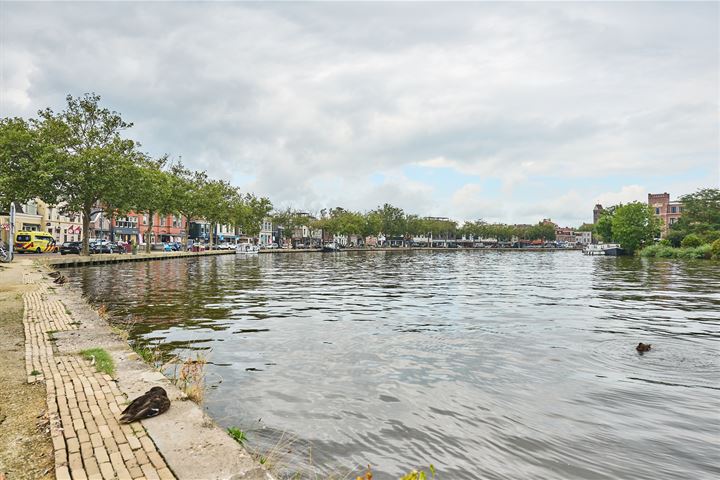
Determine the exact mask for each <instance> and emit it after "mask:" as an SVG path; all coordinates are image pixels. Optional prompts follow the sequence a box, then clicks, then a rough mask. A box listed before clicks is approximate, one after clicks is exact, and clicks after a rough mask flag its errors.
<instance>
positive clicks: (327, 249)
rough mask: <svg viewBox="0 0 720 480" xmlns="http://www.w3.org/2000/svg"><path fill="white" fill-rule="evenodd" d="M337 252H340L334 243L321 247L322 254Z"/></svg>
mask: <svg viewBox="0 0 720 480" xmlns="http://www.w3.org/2000/svg"><path fill="white" fill-rule="evenodd" d="M339 250H340V247H339V246H338V244H337V243H335V242H332V243H326V244H325V245H323V247H322V251H323V252H327V253H332V252H337V251H339Z"/></svg>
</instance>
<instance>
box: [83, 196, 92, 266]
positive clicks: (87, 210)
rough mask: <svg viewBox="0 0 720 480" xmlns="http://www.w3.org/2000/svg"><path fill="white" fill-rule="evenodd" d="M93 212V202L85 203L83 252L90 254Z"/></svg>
mask: <svg viewBox="0 0 720 480" xmlns="http://www.w3.org/2000/svg"><path fill="white" fill-rule="evenodd" d="M91 212H92V204H90V205H88V204H87V203H86V204H85V205H83V212H82V219H83V239H82V254H83V255H90V213H91Z"/></svg>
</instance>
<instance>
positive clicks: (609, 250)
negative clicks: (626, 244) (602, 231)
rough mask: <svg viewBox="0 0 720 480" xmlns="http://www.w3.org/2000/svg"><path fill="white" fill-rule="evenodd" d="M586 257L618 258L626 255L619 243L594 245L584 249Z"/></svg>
mask: <svg viewBox="0 0 720 480" xmlns="http://www.w3.org/2000/svg"><path fill="white" fill-rule="evenodd" d="M583 253H584V254H585V255H608V256H612V257H617V256H619V255H624V254H625V251H624V250H623V249H622V248H621V247H620V245H619V244H617V243H593V244H590V245H588V246H586V247H585V248H584V249H583Z"/></svg>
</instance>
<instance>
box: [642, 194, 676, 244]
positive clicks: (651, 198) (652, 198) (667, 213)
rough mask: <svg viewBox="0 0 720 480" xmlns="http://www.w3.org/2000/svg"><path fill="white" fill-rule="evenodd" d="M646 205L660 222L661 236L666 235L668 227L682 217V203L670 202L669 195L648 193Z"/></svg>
mask: <svg viewBox="0 0 720 480" xmlns="http://www.w3.org/2000/svg"><path fill="white" fill-rule="evenodd" d="M648 205H650V207H651V208H652V209H653V213H655V216H656V217H658V218H659V219H660V220H661V222H662V233H661V236H663V237H664V236H665V234H667V231H668V228H670V225H672V224H674V223H675V222H677V221H678V220H679V219H680V217H681V216H682V203H681V202H679V201H677V200H673V201H670V194H669V193H667V192H665V193H648Z"/></svg>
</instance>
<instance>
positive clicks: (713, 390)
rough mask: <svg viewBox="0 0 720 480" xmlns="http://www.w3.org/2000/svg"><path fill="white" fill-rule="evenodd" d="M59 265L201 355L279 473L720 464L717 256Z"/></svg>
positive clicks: (719, 469) (158, 334)
mask: <svg viewBox="0 0 720 480" xmlns="http://www.w3.org/2000/svg"><path fill="white" fill-rule="evenodd" d="M67 275H68V277H69V279H70V283H71V284H73V285H75V286H76V287H79V288H82V290H83V292H84V294H85V295H86V296H87V297H88V299H89V301H90V302H91V303H93V304H94V305H100V304H104V305H106V306H107V307H108V309H109V312H110V315H111V318H112V319H113V320H114V321H117V322H123V321H126V320H128V319H130V318H132V319H133V320H132V322H131V324H132V327H131V336H130V338H131V341H134V342H136V343H137V344H138V345H153V344H159V345H160V346H161V347H160V348H162V350H163V351H164V352H166V353H168V354H170V353H174V354H179V355H182V356H187V355H189V354H190V353H191V352H198V351H200V352H203V355H205V356H206V357H207V358H208V359H209V360H210V364H209V365H208V368H207V383H208V386H209V389H208V392H207V394H206V399H205V404H204V405H205V407H206V408H207V410H208V412H209V413H210V414H211V415H212V416H213V417H214V418H215V419H216V420H217V421H218V422H219V423H220V424H221V425H223V426H225V427H229V426H237V427H239V428H241V429H242V430H244V431H245V432H247V435H248V438H249V440H248V447H249V450H251V451H258V452H266V451H267V450H268V449H272V447H273V446H274V445H277V444H278V442H279V444H280V446H279V447H278V448H276V450H279V451H280V452H277V453H280V455H279V457H281V462H282V463H283V464H284V465H285V467H286V471H295V470H302V471H304V472H308V471H310V470H312V471H315V472H319V473H320V474H322V475H328V474H339V475H344V474H345V473H347V472H348V471H349V470H350V469H352V468H354V467H357V466H359V465H367V464H370V465H372V466H373V472H374V474H375V479H376V480H384V479H390V478H398V477H399V476H400V474H401V473H403V472H407V471H408V470H410V469H411V468H416V467H426V468H427V465H428V464H430V463H432V464H434V465H435V467H436V469H437V470H438V478H440V479H442V480H462V479H468V480H470V479H472V480H475V479H521V478H522V479H524V478H528V479H529V478H551V479H618V478H637V477H644V478H652V479H653V480H659V479H678V478H693V479H695V480H697V479H703V478H708V479H710V478H718V477H719V476H720V462H719V461H718V459H719V458H720V446H719V445H720V444H719V435H720V415H719V414H718V411H719V410H718V408H719V407H720V264H718V263H717V262H711V261H672V260H661V259H639V258H610V257H608V258H605V257H586V256H583V255H582V254H580V253H579V252H575V251H573V252H493V251H448V252H433V253H430V252H374V253H339V254H321V253H300V254H274V255H259V256H254V257H241V256H237V257H236V256H232V255H229V256H220V257H211V258H192V259H181V260H169V261H153V262H128V263H118V264H112V265H103V266H89V267H80V268H76V269H69V270H68V273H67ZM130 315H132V316H130ZM640 341H642V342H646V343H651V344H652V345H653V347H652V350H651V351H650V352H648V353H646V354H644V355H640V354H638V353H637V352H636V351H635V345H637V343H638V342H640ZM274 461H277V460H274ZM313 478H314V477H313ZM352 478H354V477H352Z"/></svg>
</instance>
